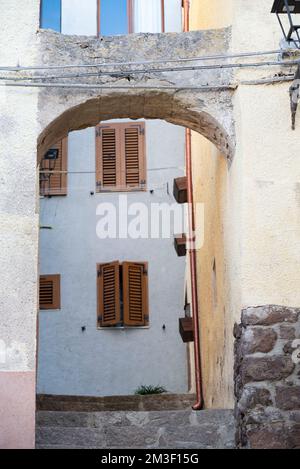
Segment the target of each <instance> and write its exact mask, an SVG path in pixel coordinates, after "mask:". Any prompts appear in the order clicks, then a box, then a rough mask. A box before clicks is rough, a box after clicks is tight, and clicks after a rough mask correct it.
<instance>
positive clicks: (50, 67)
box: [0, 49, 295, 72]
mask: <svg viewBox="0 0 300 469" xmlns="http://www.w3.org/2000/svg"><path fill="white" fill-rule="evenodd" d="M283 53H284V54H286V55H288V54H295V50H294V49H277V50H271V51H255V52H240V53H236V54H218V55H207V56H200V57H184V58H182V57H180V58H177V59H173V58H172V59H171V58H162V59H158V60H145V61H132V62H103V63H98V64H76V65H74V64H68V65H36V66H28V67H26V66H17V67H12V66H0V71H8V72H10V71H12V72H19V71H30V70H54V69H66V68H70V69H71V68H95V67H96V68H98V67H118V66H124V65H125V66H127V65H128V66H131V65H149V64H159V63H178V62H194V61H195V62H196V61H205V60H228V59H234V58H242V57H255V56H257V57H259V56H264V55H276V54H283Z"/></svg>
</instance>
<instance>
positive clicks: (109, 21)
mask: <svg viewBox="0 0 300 469" xmlns="http://www.w3.org/2000/svg"><path fill="white" fill-rule="evenodd" d="M129 3H131V2H128V0H113V2H112V1H111V0H100V2H99V4H100V5H99V10H100V11H99V15H100V21H99V23H100V28H99V29H100V31H99V34H100V36H115V35H118V34H128V33H129V32H131V31H129V16H128V15H129Z"/></svg>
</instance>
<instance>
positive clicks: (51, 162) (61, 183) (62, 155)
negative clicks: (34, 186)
mask: <svg viewBox="0 0 300 469" xmlns="http://www.w3.org/2000/svg"><path fill="white" fill-rule="evenodd" d="M67 170H68V139H67V138H64V139H62V140H61V141H60V142H58V143H57V144H56V145H53V146H52V147H51V149H50V150H48V152H46V153H45V155H44V158H43V159H42V161H41V163H40V195H41V196H44V197H50V196H57V195H67Z"/></svg>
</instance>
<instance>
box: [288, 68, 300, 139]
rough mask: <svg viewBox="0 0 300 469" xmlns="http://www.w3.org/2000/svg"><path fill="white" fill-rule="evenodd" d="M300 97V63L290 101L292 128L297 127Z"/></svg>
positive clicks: (291, 87) (292, 86)
mask: <svg viewBox="0 0 300 469" xmlns="http://www.w3.org/2000/svg"><path fill="white" fill-rule="evenodd" d="M299 97H300V65H298V68H297V71H296V74H295V78H294V81H293V83H292V85H291V86H290V101H291V114H292V130H295V129H296V115H297V109H298V103H299Z"/></svg>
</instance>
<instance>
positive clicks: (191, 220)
mask: <svg viewBox="0 0 300 469" xmlns="http://www.w3.org/2000/svg"><path fill="white" fill-rule="evenodd" d="M183 8H184V25H183V30H184V32H187V31H189V29H190V28H189V26H190V24H189V23H190V1H189V0H183ZM185 159H186V174H187V199H188V226H189V234H188V252H189V259H190V270H191V289H192V312H193V325H194V355H195V381H196V396H197V397H196V399H197V400H196V402H195V404H194V405H193V410H201V409H202V407H203V395H202V374H201V358H200V334H199V320H198V311H199V303H198V290H197V257H196V249H195V237H196V232H195V229H196V223H195V211H194V194H193V174H192V133H191V130H190V129H186V148H185Z"/></svg>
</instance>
